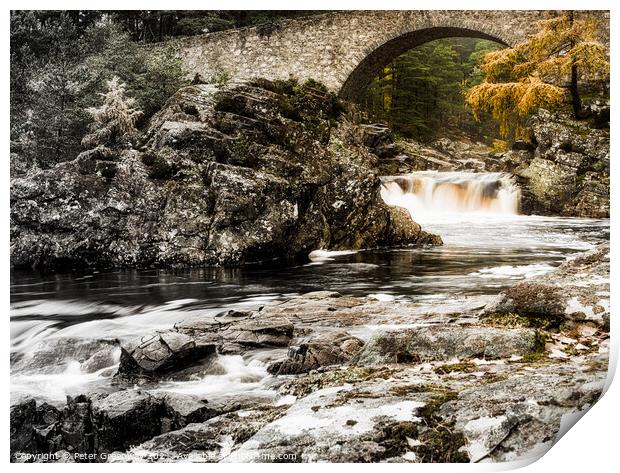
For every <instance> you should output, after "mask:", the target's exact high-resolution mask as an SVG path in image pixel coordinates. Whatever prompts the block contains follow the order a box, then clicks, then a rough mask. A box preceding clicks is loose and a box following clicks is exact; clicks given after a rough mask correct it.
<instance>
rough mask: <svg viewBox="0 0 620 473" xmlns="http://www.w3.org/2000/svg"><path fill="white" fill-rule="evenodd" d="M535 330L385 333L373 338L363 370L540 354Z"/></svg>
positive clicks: (455, 329) (361, 359) (365, 352)
mask: <svg viewBox="0 0 620 473" xmlns="http://www.w3.org/2000/svg"><path fill="white" fill-rule="evenodd" d="M543 348H544V341H542V340H541V338H540V336H539V335H538V334H537V333H536V332H535V331H534V330H526V329H512V330H511V329H498V328H492V327H479V326H446V325H436V326H432V327H421V328H416V329H407V330H401V331H399V332H386V333H382V334H380V335H377V336H375V337H373V338H371V339H370V340H369V341H368V342H367V343H366V344H365V345H364V348H363V349H362V351H361V352H360V354H359V359H358V361H357V363H358V364H359V365H362V366H369V365H381V364H385V363H420V362H425V361H433V360H450V359H453V358H457V359H471V358H487V359H497V358H509V357H510V356H513V355H515V356H523V355H527V354H531V353H535V352H539V351H541V350H543Z"/></svg>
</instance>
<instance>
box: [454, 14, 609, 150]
mask: <svg viewBox="0 0 620 473" xmlns="http://www.w3.org/2000/svg"><path fill="white" fill-rule="evenodd" d="M596 35H597V26H596V23H595V22H594V21H593V20H592V19H590V18H587V17H584V18H581V19H576V18H575V15H574V13H573V12H566V13H563V14H562V15H559V16H556V17H554V18H551V19H548V20H543V21H541V22H540V30H539V32H538V33H537V34H535V35H533V36H532V37H531V38H529V39H528V40H527V41H525V42H524V43H522V44H519V45H517V46H515V47H514V48H507V49H503V50H500V51H494V52H491V53H489V54H487V55H486V56H485V59H484V63H483V64H482V65H481V69H482V71H483V73H484V80H483V82H482V83H480V84H478V85H476V86H474V87H472V88H471V89H470V90H469V91H468V92H467V95H466V98H467V102H468V103H469V105H470V106H471V107H472V109H473V112H474V115H475V116H476V118H480V114H481V112H483V111H486V112H490V113H491V114H492V116H493V117H494V118H495V119H496V120H498V121H499V122H500V135H501V136H502V137H504V138H508V139H515V138H517V137H520V136H522V135H523V134H524V132H525V130H524V123H525V120H526V118H527V117H528V116H529V115H530V114H531V113H532V112H533V111H535V110H537V109H538V108H541V107H544V108H550V109H557V108H560V107H562V106H563V105H564V104H566V103H567V101H568V99H570V103H571V106H572V110H573V115H574V116H575V118H583V113H582V104H581V97H580V93H579V84H580V82H583V81H588V82H589V83H590V84H597V83H598V84H603V83H605V82H606V80H607V77H608V75H609V60H608V55H607V50H606V48H605V46H604V45H603V44H601V43H600V42H598V41H597V40H596Z"/></svg>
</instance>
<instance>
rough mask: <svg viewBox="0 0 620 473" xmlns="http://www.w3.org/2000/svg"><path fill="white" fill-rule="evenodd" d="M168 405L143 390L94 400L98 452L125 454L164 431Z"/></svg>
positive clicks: (93, 414) (93, 408)
mask: <svg viewBox="0 0 620 473" xmlns="http://www.w3.org/2000/svg"><path fill="white" fill-rule="evenodd" d="M164 415H165V405H164V402H163V401H162V400H161V399H158V398H157V397H154V396H152V395H150V394H148V393H146V392H142V391H134V390H127V391H117V392H115V393H112V394H110V395H108V396H105V397H95V398H93V399H92V424H93V425H94V429H93V432H94V434H95V436H96V451H97V452H99V453H101V452H114V451H125V450H127V449H128V448H129V447H131V446H133V445H137V444H138V443H140V442H143V441H145V440H147V439H149V438H152V437H154V436H156V435H159V434H160V433H161V432H162V418H163V417H164Z"/></svg>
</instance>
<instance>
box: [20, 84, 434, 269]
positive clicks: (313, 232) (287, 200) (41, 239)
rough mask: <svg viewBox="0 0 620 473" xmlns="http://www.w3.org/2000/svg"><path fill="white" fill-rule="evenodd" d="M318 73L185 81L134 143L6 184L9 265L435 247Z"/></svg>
mask: <svg viewBox="0 0 620 473" xmlns="http://www.w3.org/2000/svg"><path fill="white" fill-rule="evenodd" d="M341 107H342V105H341V103H340V102H339V100H338V99H337V98H336V97H335V96H334V95H333V94H330V93H328V92H327V91H326V89H325V88H324V87H322V86H321V85H320V84H318V83H315V82H308V83H305V84H296V83H294V82H276V83H273V82H268V81H256V82H254V83H252V84H243V85H229V86H222V87H220V88H218V87H216V86H213V85H195V86H191V87H187V88H185V89H182V90H180V91H179V92H178V93H177V94H176V95H175V96H173V97H172V98H171V99H170V100H169V101H168V103H167V105H166V106H165V108H164V109H163V110H162V111H160V112H159V113H158V114H157V115H156V116H155V117H153V119H152V120H151V124H150V127H149V129H148V131H147V132H146V134H145V136H144V138H143V141H144V145H143V146H142V147H141V148H140V150H139V151H138V150H130V151H125V152H123V153H122V154H121V155H120V156H119V157H117V158H114V159H113V160H109V158H108V157H105V156H98V155H96V154H93V155H88V156H87V155H84V156H82V157H80V158H79V159H76V160H74V161H69V162H64V163H61V164H59V165H57V166H56V167H54V168H52V169H48V170H33V171H32V172H31V173H29V174H27V175H25V176H22V177H19V178H16V179H13V180H12V182H11V259H12V263H13V264H14V265H16V266H33V267H58V266H69V267H74V266H102V267H106V266H108V267H112V266H115V267H130V266H136V267H150V266H200V265H236V264H241V263H244V262H256V261H269V260H273V259H276V258H297V257H301V256H304V257H305V256H306V255H307V254H308V253H310V252H311V251H312V250H315V249H345V248H355V249H358V248H365V247H376V246H383V245H421V244H427V243H431V244H439V243H440V242H441V240H440V239H439V237H437V236H434V235H430V234H427V233H425V232H423V231H421V229H420V227H419V226H418V225H416V224H415V223H413V222H412V221H411V219H410V218H409V216H408V215H407V214H406V213H403V212H401V211H399V209H394V208H390V207H388V206H387V205H385V204H384V203H383V201H382V200H381V197H380V181H379V178H378V176H377V173H376V171H375V170H374V168H375V166H376V163H377V160H378V158H377V156H376V155H374V154H372V153H371V152H370V151H369V148H368V147H367V146H365V145H364V144H363V137H360V133H357V132H355V126H354V125H351V124H350V123H348V122H347V121H346V120H343V119H341V118H340V114H341Z"/></svg>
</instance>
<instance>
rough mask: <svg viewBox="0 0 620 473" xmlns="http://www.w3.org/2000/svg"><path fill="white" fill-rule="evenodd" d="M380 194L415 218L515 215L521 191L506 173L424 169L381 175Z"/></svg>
mask: <svg viewBox="0 0 620 473" xmlns="http://www.w3.org/2000/svg"><path fill="white" fill-rule="evenodd" d="M382 181H383V183H382V187H381V197H382V198H383V200H384V201H385V203H386V204H388V205H393V206H398V207H404V208H406V209H407V210H408V211H409V213H410V214H411V216H412V217H413V218H414V219H417V218H419V217H425V216H426V217H430V216H433V215H437V214H463V213H476V214H489V215H492V214H500V215H516V214H517V213H518V211H519V203H520V198H521V192H520V190H519V188H518V187H517V186H516V184H515V183H514V181H513V180H512V178H511V177H510V176H508V175H506V174H503V173H499V172H497V173H475V172H438V171H423V172H415V173H412V174H408V175H405V176H396V177H384V178H382Z"/></svg>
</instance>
